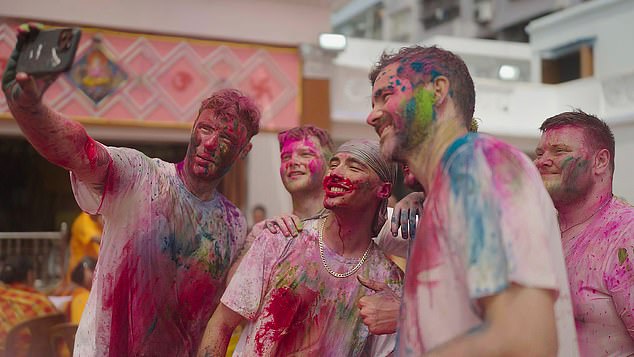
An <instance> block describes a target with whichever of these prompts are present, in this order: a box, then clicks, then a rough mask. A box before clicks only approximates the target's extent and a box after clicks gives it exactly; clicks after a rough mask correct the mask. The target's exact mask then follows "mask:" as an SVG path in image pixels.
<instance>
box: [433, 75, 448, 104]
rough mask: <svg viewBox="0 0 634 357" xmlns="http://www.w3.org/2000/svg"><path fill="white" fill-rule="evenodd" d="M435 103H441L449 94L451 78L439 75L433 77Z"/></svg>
mask: <svg viewBox="0 0 634 357" xmlns="http://www.w3.org/2000/svg"><path fill="white" fill-rule="evenodd" d="M432 83H433V90H434V103H436V104H440V103H442V102H444V101H445V99H446V98H447V96H448V95H449V78H447V77H445V76H438V77H436V78H434V79H433V81H432Z"/></svg>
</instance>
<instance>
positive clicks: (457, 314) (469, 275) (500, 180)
mask: <svg viewBox="0 0 634 357" xmlns="http://www.w3.org/2000/svg"><path fill="white" fill-rule="evenodd" d="M511 283H516V284H519V285H523V286H526V287H536V288H543V289H548V290H553V291H555V292H557V293H558V298H557V301H556V304H555V315H556V316H555V317H556V321H557V333H558V338H559V356H566V357H568V356H576V355H578V351H577V342H576V333H575V327H574V322H573V317H572V306H571V302H570V292H569V289H568V280H567V278H566V271H565V264H564V258H563V253H562V247H561V239H560V235H559V228H558V224H557V217H556V212H555V207H554V206H553V203H552V200H551V199H550V197H549V195H548V193H547V192H546V190H545V188H544V185H543V183H542V181H541V178H540V176H539V173H538V172H537V170H536V168H535V166H534V165H533V163H532V162H531V161H530V159H529V158H528V157H527V156H526V155H524V154H523V153H521V152H519V151H518V150H517V149H515V148H513V147H512V146H510V145H508V144H506V143H504V142H502V141H500V140H497V139H495V138H493V137H490V136H487V135H482V134H468V135H466V136H464V137H461V138H459V139H457V140H456V141H455V142H454V143H453V144H452V145H451V146H450V147H449V148H448V149H447V151H446V152H445V154H444V155H443V158H442V160H441V162H440V164H439V167H438V168H437V171H436V176H435V181H434V182H433V184H432V187H431V189H430V190H429V192H427V198H426V199H425V205H424V208H423V214H422V218H421V221H420V222H419V226H418V230H417V235H416V240H415V241H414V242H413V245H412V250H411V252H410V257H409V260H408V267H407V272H406V278H405V288H404V292H403V306H402V308H401V324H400V325H399V330H398V334H399V338H398V339H399V341H398V347H397V348H398V355H399V356H419V355H421V354H423V353H425V352H427V351H430V350H432V349H434V348H435V347H437V346H439V345H441V344H443V343H446V342H448V341H450V340H452V339H454V338H456V337H459V336H461V335H463V334H465V333H467V332H468V331H470V330H472V329H474V328H477V327H479V326H480V325H482V323H483V314H482V313H483V311H482V310H481V309H480V306H479V304H478V301H477V300H478V299H479V298H482V297H485V296H491V295H495V294H497V293H500V292H501V291H503V290H504V289H506V288H507V287H508V286H509V285H510V284H511Z"/></svg>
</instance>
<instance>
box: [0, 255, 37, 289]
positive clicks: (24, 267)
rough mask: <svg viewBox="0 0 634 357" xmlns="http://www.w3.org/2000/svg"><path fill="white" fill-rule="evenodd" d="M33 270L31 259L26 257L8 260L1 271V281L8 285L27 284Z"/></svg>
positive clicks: (13, 257) (15, 257)
mask: <svg viewBox="0 0 634 357" xmlns="http://www.w3.org/2000/svg"><path fill="white" fill-rule="evenodd" d="M31 270H33V264H32V262H31V259H29V258H28V257H25V256H11V257H9V258H7V260H6V261H5V263H4V264H3V265H2V270H1V271H0V280H2V281H3V282H5V283H6V284H12V283H23V282H26V280H27V277H28V274H29V271H31Z"/></svg>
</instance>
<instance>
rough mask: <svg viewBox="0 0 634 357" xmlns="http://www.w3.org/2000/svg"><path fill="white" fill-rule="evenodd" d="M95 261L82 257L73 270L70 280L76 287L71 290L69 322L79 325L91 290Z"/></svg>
mask: <svg viewBox="0 0 634 357" xmlns="http://www.w3.org/2000/svg"><path fill="white" fill-rule="evenodd" d="M96 265H97V261H96V260H95V259H93V258H91V257H84V259H82V260H81V261H80V262H79V264H77V266H75V269H73V271H72V273H71V275H70V278H71V280H72V281H73V283H75V284H77V287H76V288H75V289H74V290H73V295H72V300H71V301H70V304H69V308H68V310H69V311H68V312H69V321H70V322H72V323H74V324H79V320H80V319H81V315H82V314H83V312H84V308H85V307H86V302H88V296H89V295H90V289H91V288H92V278H93V274H94V273H95V266H96Z"/></svg>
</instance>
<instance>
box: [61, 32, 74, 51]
mask: <svg viewBox="0 0 634 357" xmlns="http://www.w3.org/2000/svg"><path fill="white" fill-rule="evenodd" d="M72 38H73V32H72V30H70V29H66V30H63V31H62V32H61V33H60V34H59V41H58V47H59V48H60V49H61V50H68V49H70V46H71V40H72Z"/></svg>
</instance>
